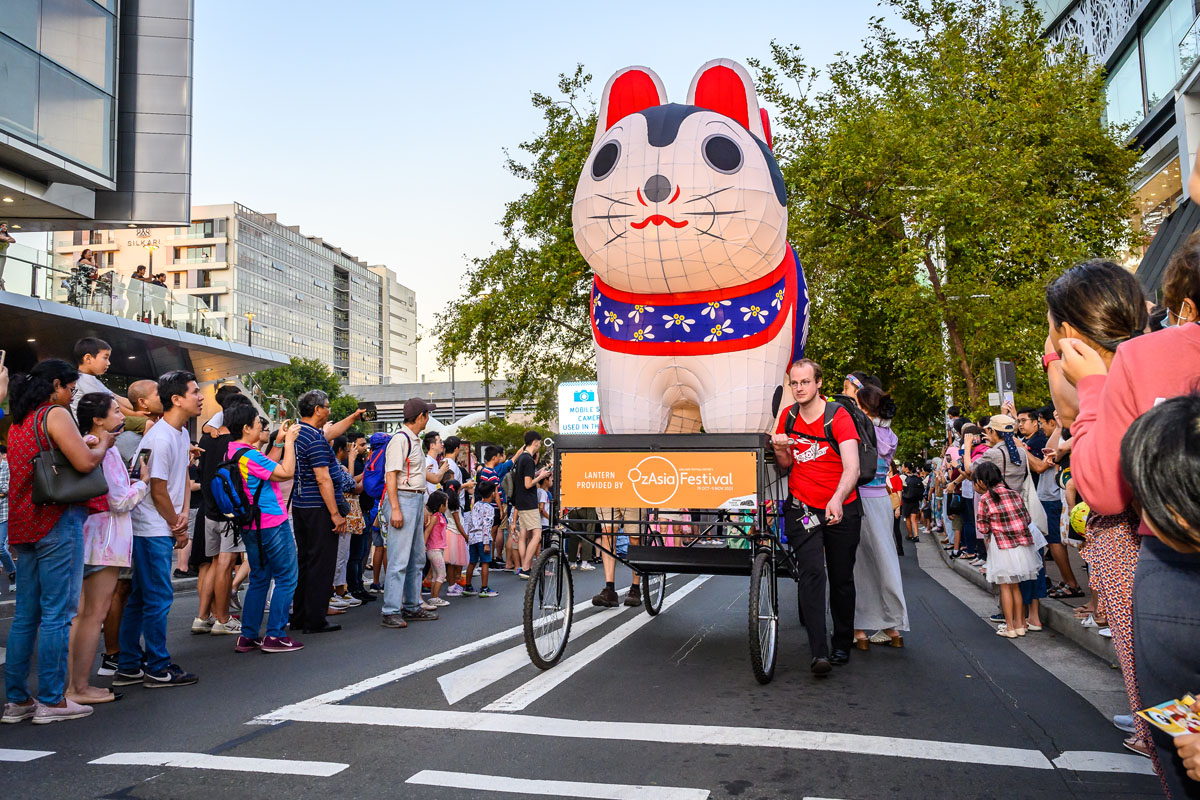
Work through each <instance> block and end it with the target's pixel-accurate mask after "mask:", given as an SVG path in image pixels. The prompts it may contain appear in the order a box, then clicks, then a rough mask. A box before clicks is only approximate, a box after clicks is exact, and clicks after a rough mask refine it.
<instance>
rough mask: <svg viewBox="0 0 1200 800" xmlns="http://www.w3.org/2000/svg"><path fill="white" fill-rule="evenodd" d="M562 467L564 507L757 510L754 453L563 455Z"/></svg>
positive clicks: (756, 480)
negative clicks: (733, 505) (733, 504)
mask: <svg viewBox="0 0 1200 800" xmlns="http://www.w3.org/2000/svg"><path fill="white" fill-rule="evenodd" d="M560 467H561V472H560V478H559V487H558V488H559V503H560V505H562V506H563V507H565V508H587V507H596V508H610V507H616V508H720V507H721V506H722V505H724V504H726V503H729V502H730V501H732V500H738V499H741V500H743V501H749V505H750V506H751V507H753V505H755V504H756V503H757V498H758V464H757V461H756V458H755V454H754V453H753V452H692V451H688V452H667V453H563V454H562V462H561V465H560ZM745 504H746V503H744V502H743V503H739V504H738V505H739V506H744V505H745Z"/></svg>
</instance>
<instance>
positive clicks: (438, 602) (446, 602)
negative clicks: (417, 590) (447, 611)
mask: <svg viewBox="0 0 1200 800" xmlns="http://www.w3.org/2000/svg"><path fill="white" fill-rule="evenodd" d="M429 602H430V604H431V605H434V606H437V607H438V608H441V607H442V606H448V605H450V601H449V600H443V599H442V598H440V597H434V598H431V599H430V601H429Z"/></svg>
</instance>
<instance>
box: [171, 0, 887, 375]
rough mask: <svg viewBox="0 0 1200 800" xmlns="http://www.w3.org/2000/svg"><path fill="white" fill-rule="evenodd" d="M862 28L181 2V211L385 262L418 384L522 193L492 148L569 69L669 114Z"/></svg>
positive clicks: (655, 8) (736, 15)
mask: <svg viewBox="0 0 1200 800" xmlns="http://www.w3.org/2000/svg"><path fill="white" fill-rule="evenodd" d="M880 13H881V9H879V8H878V6H877V5H876V3H875V2H874V0H840V1H839V2H828V0H825V1H824V2H817V1H816V0H792V2H747V1H746V0H743V2H738V3H730V2H725V3H716V2H699V1H697V2H690V3H673V2H644V1H643V2H628V1H627V0H613V1H611V2H605V3H589V4H583V3H570V2H565V3H564V2H558V3H548V2H537V3H476V2H466V3H453V4H452V3H436V2H435V3H420V4H415V3H407V2H385V1H384V0H345V2H342V3H330V2H309V1H307V0H304V1H301V0H289V1H288V2H283V1H282V0H272V1H271V2H268V0H254V1H253V2H246V1H245V0H199V1H198V2H197V3H196V32H195V33H196V40H195V53H196V68H195V87H194V91H195V120H194V128H193V130H194V134H195V135H194V141H193V151H192V170H193V178H192V202H193V203H194V204H197V205H201V204H209V203H225V202H231V201H238V202H241V203H243V204H245V205H247V206H249V207H250V208H253V209H255V210H256V211H261V212H275V213H276V214H278V215H279V219H280V221H281V222H284V223H286V224H289V225H299V226H300V227H301V230H303V231H304V232H305V233H307V234H310V235H318V236H322V237H324V238H325V239H326V240H327V241H329V242H331V243H333V244H336V245H338V246H341V247H342V248H344V249H345V250H347V251H348V252H350V253H352V254H354V255H355V256H358V257H359V258H363V259H366V260H367V261H369V262H371V263H373V264H377V263H384V264H387V265H388V266H390V267H391V268H392V269H393V270H395V271H396V272H397V273H398V274H399V275H400V278H401V280H402V281H403V282H404V283H405V284H407V285H408V286H410V287H412V288H413V289H415V290H416V291H417V302H418V305H419V310H420V324H421V330H422V333H423V334H425V335H426V341H425V342H423V344H422V346H421V348H420V372H421V373H422V374H424V375H426V376H427V377H428V378H429V379H430V380H432V379H434V376H435V374H437V372H438V371H437V369H436V365H435V363H434V359H433V356H432V342H431V341H429V339H430V338H431V337H429V333H430V328H431V326H432V325H433V322H434V319H435V314H436V313H437V311H438V310H439V309H441V308H443V307H444V306H445V304H446V303H447V302H449V301H450V300H451V299H452V298H453V297H454V296H455V295H456V294H457V293H458V292H459V291H460V288H461V283H462V276H463V273H464V270H465V265H466V260H467V258H468V257H471V256H478V255H483V254H485V253H487V252H488V251H489V249H490V246H491V245H492V244H493V243H495V242H496V241H498V239H499V229H498V228H497V227H496V220H497V219H499V217H500V214H501V212H502V207H503V204H504V202H505V201H506V200H509V199H511V198H513V197H515V196H516V195H517V193H519V192H520V191H521V185H520V183H519V182H518V181H516V180H515V179H513V178H512V177H511V176H509V175H508V174H507V173H505V172H504V169H503V150H504V148H509V149H511V150H514V151H515V150H516V147H517V145H518V144H519V143H520V142H521V141H523V140H525V139H527V138H531V137H532V135H533V134H535V132H536V131H537V130H538V127H539V119H538V116H537V114H536V112H535V111H534V110H533V108H532V107H531V106H530V104H529V98H530V94H531V93H532V92H533V91H543V92H552V91H553V90H554V88H555V83H556V79H557V76H558V74H559V73H560V72H564V71H571V70H573V69H574V66H575V64H576V63H577V62H581V63H583V64H584V66H585V67H586V68H587V69H588V71H589V72H591V74H592V75H593V85H594V90H593V93H594V94H598V93H599V91H600V89H602V88H603V85H604V82H605V81H606V80H607V79H608V77H609V75H611V74H612V73H613V72H614V71H616V70H617V69H619V68H620V67H623V66H626V65H628V64H645V65H646V66H649V67H652V68H653V69H654V70H656V71H657V72H658V73H659V75H661V76H662V79H663V81H664V83H665V84H666V87H667V95H668V97H669V99H671V100H673V101H682V100H683V98H684V96H685V95H686V93H687V87H688V84H689V82H690V80H691V78H692V75H693V73H694V72H695V71H696V69H697V68H698V67H699V66H700V65H701V64H703V63H704V62H705V61H708V60H709V59H712V58H720V57H727V58H733V59H737V60H740V61H743V62H745V60H746V59H747V58H749V57H753V56H759V57H763V58H766V57H767V56H768V54H769V44H770V41H771V40H772V39H773V38H774V39H778V40H779V41H781V42H794V43H797V44H799V45H801V46H802V47H803V49H804V52H805V54H806V57H807V60H808V62H809V63H810V64H812V65H819V66H824V65H825V64H826V63H828V62H829V61H831V60H833V58H834V56H835V54H836V53H837V52H838V51H855V50H857V49H858V48H859V46H860V43H861V41H862V39H863V37H864V36H865V35H866V32H867V21H868V19H869V18H870V17H871V16H873V15H878V14H880ZM467 371H468V368H467V365H462V366H460V369H459V373H458V374H459V377H466V375H465V373H466V372H467Z"/></svg>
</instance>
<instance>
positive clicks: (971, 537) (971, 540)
mask: <svg viewBox="0 0 1200 800" xmlns="http://www.w3.org/2000/svg"><path fill="white" fill-rule="evenodd" d="M974 502H975V501H974V500H972V499H971V498H970V497H964V498H963V504H962V509H963V510H962V536H961V537H960V538H959V541H960V542H961V543H962V549H963V550H966V551H967V552H968V553H971V554H972V555H974V554H975V553H978V552H979V546H978V544H977V542H978V541H979V540H978V539H976V538H975V507H974Z"/></svg>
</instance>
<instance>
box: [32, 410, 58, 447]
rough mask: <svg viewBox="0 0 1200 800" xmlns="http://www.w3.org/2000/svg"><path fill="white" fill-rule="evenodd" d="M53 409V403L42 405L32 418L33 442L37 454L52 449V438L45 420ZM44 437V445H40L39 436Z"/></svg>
mask: <svg viewBox="0 0 1200 800" xmlns="http://www.w3.org/2000/svg"><path fill="white" fill-rule="evenodd" d="M53 409H54V406H53V405H47V406H43V407H42V408H41V409H40V410H38V412H37V415H36V416H35V417H34V418H33V444H34V446H35V447H37V450H38V451H37V454H38V455H41V454H42V453H43V452H46V451H52V450H54V440H53V439H51V438H50V431H49V429H48V428H47V427H46V420H47V418H48V417H49V416H50V412H51V411H52V410H53ZM42 436H45V437H46V446H45V447H42V439H41V437H42Z"/></svg>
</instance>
